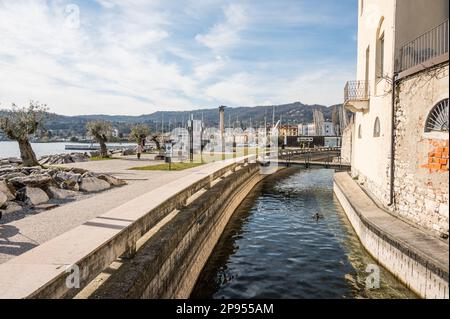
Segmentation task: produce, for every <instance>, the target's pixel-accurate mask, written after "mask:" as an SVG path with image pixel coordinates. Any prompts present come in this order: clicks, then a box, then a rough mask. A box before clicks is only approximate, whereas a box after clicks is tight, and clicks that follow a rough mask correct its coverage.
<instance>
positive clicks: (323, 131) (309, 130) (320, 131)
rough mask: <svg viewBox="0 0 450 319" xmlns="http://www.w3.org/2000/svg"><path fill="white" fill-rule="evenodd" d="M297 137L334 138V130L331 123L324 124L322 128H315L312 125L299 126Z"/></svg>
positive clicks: (315, 126)
mask: <svg viewBox="0 0 450 319" xmlns="http://www.w3.org/2000/svg"><path fill="white" fill-rule="evenodd" d="M297 129H298V135H300V136H335V135H336V130H335V129H334V124H333V123H332V122H324V123H323V124H322V127H320V128H319V127H317V125H316V124H314V123H308V124H299V125H298V127H297Z"/></svg>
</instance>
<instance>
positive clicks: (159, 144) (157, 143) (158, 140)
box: [152, 135, 161, 150]
mask: <svg viewBox="0 0 450 319" xmlns="http://www.w3.org/2000/svg"><path fill="white" fill-rule="evenodd" d="M152 141H153V142H155V144H156V149H158V150H160V149H161V141H160V136H159V135H153V136H152Z"/></svg>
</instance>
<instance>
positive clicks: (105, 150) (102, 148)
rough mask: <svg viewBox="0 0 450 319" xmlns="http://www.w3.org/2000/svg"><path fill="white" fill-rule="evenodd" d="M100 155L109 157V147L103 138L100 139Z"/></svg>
mask: <svg viewBox="0 0 450 319" xmlns="http://www.w3.org/2000/svg"><path fill="white" fill-rule="evenodd" d="M100 155H101V157H108V148H107V147H106V143H105V141H103V140H100Z"/></svg>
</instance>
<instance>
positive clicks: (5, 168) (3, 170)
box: [0, 165, 20, 176]
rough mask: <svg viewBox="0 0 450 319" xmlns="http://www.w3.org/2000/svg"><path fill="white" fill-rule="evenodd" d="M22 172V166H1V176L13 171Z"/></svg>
mask: <svg viewBox="0 0 450 319" xmlns="http://www.w3.org/2000/svg"><path fill="white" fill-rule="evenodd" d="M18 172H20V168H19V167H12V166H9V165H8V166H5V167H2V168H0V176H4V175H7V174H11V173H18Z"/></svg>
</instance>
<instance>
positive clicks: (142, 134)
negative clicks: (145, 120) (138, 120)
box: [130, 124, 150, 145]
mask: <svg viewBox="0 0 450 319" xmlns="http://www.w3.org/2000/svg"><path fill="white" fill-rule="evenodd" d="M149 135H150V129H149V128H148V126H147V125H145V124H137V125H135V126H134V127H133V128H132V129H131V133H130V139H132V140H134V141H136V143H137V144H139V145H144V142H145V139H146V138H147V136H149Z"/></svg>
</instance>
